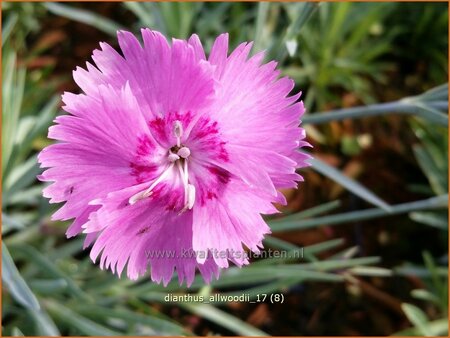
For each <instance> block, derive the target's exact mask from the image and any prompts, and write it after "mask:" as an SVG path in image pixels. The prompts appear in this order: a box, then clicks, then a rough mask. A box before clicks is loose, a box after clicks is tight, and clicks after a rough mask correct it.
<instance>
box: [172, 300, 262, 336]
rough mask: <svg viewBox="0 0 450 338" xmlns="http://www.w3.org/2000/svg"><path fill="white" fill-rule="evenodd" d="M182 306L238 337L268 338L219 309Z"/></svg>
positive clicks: (197, 305) (196, 305)
mask: <svg viewBox="0 0 450 338" xmlns="http://www.w3.org/2000/svg"><path fill="white" fill-rule="evenodd" d="M180 306H181V307H182V308H184V309H186V310H188V311H189V312H192V313H194V314H196V315H198V316H201V317H203V318H205V319H208V320H209V321H211V322H213V323H215V324H217V325H220V326H222V327H224V328H226V329H228V330H230V331H231V332H234V333H236V334H237V335H242V336H268V334H267V333H265V332H264V331H261V330H259V329H257V328H255V327H253V326H251V325H250V324H247V323H246V322H244V321H242V320H241V319H239V318H236V317H234V316H233V315H230V314H228V313H226V312H224V311H222V310H219V309H218V308H216V307H214V306H212V305H209V304H184V303H180Z"/></svg>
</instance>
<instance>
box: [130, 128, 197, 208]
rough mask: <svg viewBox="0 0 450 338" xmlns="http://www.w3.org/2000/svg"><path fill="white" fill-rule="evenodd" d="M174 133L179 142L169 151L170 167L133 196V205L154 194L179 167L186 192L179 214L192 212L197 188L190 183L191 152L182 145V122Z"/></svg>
mask: <svg viewBox="0 0 450 338" xmlns="http://www.w3.org/2000/svg"><path fill="white" fill-rule="evenodd" d="M173 133H174V136H175V138H176V140H177V144H176V146H173V147H172V148H171V149H169V154H168V156H167V159H168V161H169V163H170V164H169V166H168V167H167V168H166V169H165V170H164V171H163V172H162V174H161V175H160V176H159V177H158V178H157V179H156V180H154V181H153V183H152V184H151V185H150V186H149V187H148V188H147V189H145V190H142V191H140V192H138V193H136V194H134V195H133V196H131V197H130V198H129V200H128V202H129V203H130V204H131V205H133V204H135V203H136V202H137V201H139V200H141V199H144V198H146V197H149V196H151V195H152V194H153V189H154V188H155V187H156V186H157V185H158V184H159V183H161V182H162V181H163V180H164V179H165V178H166V177H167V176H168V175H169V173H170V171H171V170H172V169H173V167H174V166H175V164H176V166H177V168H178V171H179V173H180V176H181V181H182V183H183V190H184V199H183V204H184V206H183V209H181V211H180V212H179V214H181V213H183V212H185V211H186V210H190V209H192V208H193V206H194V203H195V186H194V185H192V184H190V183H189V169H188V160H189V156H190V155H191V150H190V149H189V148H188V147H186V146H184V145H182V144H181V137H182V136H183V126H182V124H181V122H180V121H178V120H177V121H175V123H174V126H173Z"/></svg>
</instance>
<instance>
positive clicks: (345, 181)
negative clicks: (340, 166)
mask: <svg viewBox="0 0 450 338" xmlns="http://www.w3.org/2000/svg"><path fill="white" fill-rule="evenodd" d="M310 163H311V165H312V167H313V169H315V170H316V171H318V172H319V173H321V174H322V175H325V176H327V177H329V178H331V179H332V180H333V181H335V182H337V183H339V184H340V185H342V186H343V187H345V188H346V189H347V190H349V191H351V192H353V193H354V194H355V195H357V196H359V197H361V198H362V199H364V200H366V201H367V202H369V203H372V204H374V205H376V206H378V207H380V208H381V209H384V210H386V211H388V212H389V211H391V207H390V206H389V205H388V204H387V203H386V202H384V201H383V200H382V199H381V198H379V197H377V196H376V195H375V194H374V193H372V192H371V191H370V190H368V189H367V188H365V187H363V186H362V185H361V184H359V183H358V182H356V181H355V180H353V179H351V178H350V177H348V176H345V175H344V174H343V173H341V172H340V171H339V170H337V169H335V168H333V167H332V166H330V165H328V164H326V163H325V162H322V161H321V160H319V159H317V158H313V159H311V160H310Z"/></svg>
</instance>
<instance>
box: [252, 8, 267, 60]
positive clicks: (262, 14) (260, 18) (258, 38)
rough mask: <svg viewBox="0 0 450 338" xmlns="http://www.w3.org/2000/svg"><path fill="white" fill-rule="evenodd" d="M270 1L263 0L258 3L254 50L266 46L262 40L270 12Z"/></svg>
mask: <svg viewBox="0 0 450 338" xmlns="http://www.w3.org/2000/svg"><path fill="white" fill-rule="evenodd" d="M269 7H270V2H265V1H261V2H259V3H258V14H257V16H256V27H255V37H254V44H253V50H254V51H260V50H261V49H263V48H264V46H263V43H262V40H263V36H264V32H263V30H264V26H265V22H266V20H267V15H268V13H269Z"/></svg>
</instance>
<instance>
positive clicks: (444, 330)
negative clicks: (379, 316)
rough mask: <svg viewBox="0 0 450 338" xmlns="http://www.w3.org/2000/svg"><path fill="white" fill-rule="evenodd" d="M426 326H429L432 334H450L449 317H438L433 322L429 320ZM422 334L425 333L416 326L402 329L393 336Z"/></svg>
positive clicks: (428, 328)
mask: <svg viewBox="0 0 450 338" xmlns="http://www.w3.org/2000/svg"><path fill="white" fill-rule="evenodd" d="M426 326H427V331H429V332H430V333H431V335H432V336H444V337H446V336H448V319H447V318H442V319H437V320H434V321H432V322H428V323H427V324H426ZM422 335H423V333H421V331H420V330H419V329H417V328H415V327H414V328H410V329H406V330H402V331H400V332H396V333H394V334H393V336H400V337H405V336H422Z"/></svg>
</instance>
